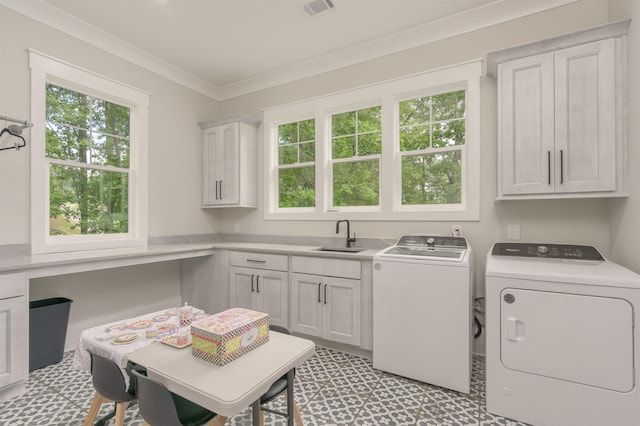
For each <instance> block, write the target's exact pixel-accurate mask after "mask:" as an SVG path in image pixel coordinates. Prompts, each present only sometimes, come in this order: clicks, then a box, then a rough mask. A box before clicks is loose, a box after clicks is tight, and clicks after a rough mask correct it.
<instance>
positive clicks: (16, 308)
mask: <svg viewBox="0 0 640 426" xmlns="http://www.w3.org/2000/svg"><path fill="white" fill-rule="evenodd" d="M26 291H27V279H26V276H25V274H24V273H17V274H6V275H0V391H3V390H5V388H9V387H11V386H12V385H15V384H18V383H20V382H24V381H25V380H26V379H27V376H28V374H29V371H28V368H29V367H28V362H29V353H28V346H27V343H28V336H29V330H28V324H29V316H28V315H29V311H28V302H27V300H26Z"/></svg>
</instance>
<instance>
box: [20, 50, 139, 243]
mask: <svg viewBox="0 0 640 426" xmlns="http://www.w3.org/2000/svg"><path fill="white" fill-rule="evenodd" d="M29 67H30V68H31V120H32V122H33V124H34V125H33V128H32V129H31V252H32V253H34V254H38V253H54V252H69V251H80V250H97V249H107V248H112V249H113V248H125V247H135V246H146V245H147V211H148V201H147V193H148V178H147V168H148V167H147V158H148V154H147V150H148V148H147V146H148V141H147V139H148V109H149V94H148V93H145V92H143V91H141V90H139V89H136V88H133V87H130V86H128V85H125V84H123V83H120V82H117V81H115V80H112V79H110V78H108V77H104V76H102V75H99V74H97V73H94V72H92V71H88V70H85V69H82V68H79V67H76V66H74V65H71V64H69V63H66V62H63V61H60V60H58V59H55V58H53V57H50V56H48V55H44V54H42V53H39V52H36V51H33V50H29ZM47 83H52V84H55V85H58V86H61V87H65V88H67V89H70V90H75V91H78V92H81V93H84V94H87V95H90V96H95V97H98V98H101V99H105V100H107V101H109V102H113V103H116V104H119V105H124V106H126V107H128V108H130V110H131V124H130V126H131V132H130V140H131V145H130V147H129V149H130V161H129V184H128V185H129V200H128V201H129V203H128V212H129V223H128V225H129V228H128V232H127V233H120V234H100V235H56V236H51V235H49V165H50V162H49V160H48V159H47V158H46V152H45V151H46V146H45V133H46V131H45V111H46V84H47Z"/></svg>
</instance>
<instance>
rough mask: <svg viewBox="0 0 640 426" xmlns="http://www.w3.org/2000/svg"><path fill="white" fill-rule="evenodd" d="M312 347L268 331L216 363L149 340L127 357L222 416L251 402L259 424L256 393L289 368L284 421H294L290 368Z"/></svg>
mask: <svg viewBox="0 0 640 426" xmlns="http://www.w3.org/2000/svg"><path fill="white" fill-rule="evenodd" d="M314 353H315V344H314V343H313V342H312V341H310V340H307V339H301V338H299V337H295V336H290V335H287V334H282V333H275V332H271V333H269V341H268V342H267V343H265V344H264V345H261V346H259V347H258V348H256V349H254V350H252V351H250V352H248V353H246V354H244V355H242V356H241V357H240V358H238V359H236V360H234V361H232V362H230V363H229V364H227V365H225V366H223V367H220V366H216V365H214V364H210V363H208V362H206V361H203V360H201V359H199V358H195V357H194V356H192V355H191V348H190V347H188V348H185V349H176V348H173V347H171V346H168V345H165V344H163V343H153V344H151V345H149V346H146V347H144V348H141V349H139V350H137V351H135V352H132V353H131V354H129V357H128V359H129V361H130V362H133V363H136V364H139V365H140V366H142V367H145V368H146V369H147V375H148V376H149V377H150V378H152V379H154V380H157V381H159V382H160V383H162V384H163V385H165V386H166V387H167V388H168V389H169V390H170V391H171V392H174V393H176V394H178V395H180V396H182V397H184V398H187V399H189V400H191V401H193V402H195V403H197V404H199V405H201V406H203V407H205V408H207V409H209V410H211V411H213V412H216V413H218V414H221V415H223V416H232V415H234V414H237V413H239V412H240V411H242V410H243V409H244V408H245V407H247V406H249V405H252V407H253V424H254V426H257V425H259V424H260V415H259V414H260V397H261V396H262V395H263V394H264V393H265V392H266V391H267V390H269V388H270V387H271V385H272V384H273V383H274V382H275V381H276V380H278V379H279V378H280V377H282V376H283V375H285V374H287V377H288V379H289V380H288V387H287V397H288V398H287V413H289V418H288V424H289V425H291V426H293V369H294V368H295V367H299V366H300V365H302V364H303V363H304V361H306V360H307V359H308V358H310V357H311V356H313V354H314Z"/></svg>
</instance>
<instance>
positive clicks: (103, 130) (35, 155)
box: [30, 52, 148, 253]
mask: <svg viewBox="0 0 640 426" xmlns="http://www.w3.org/2000/svg"><path fill="white" fill-rule="evenodd" d="M30 65H31V69H32V120H33V121H34V123H35V126H34V129H33V131H32V140H33V148H32V182H33V185H32V186H33V191H32V222H31V223H32V232H31V234H32V251H33V252H34V253H39V252H56V251H72V250H81V249H82V250H84V249H97V248H117V247H128V246H134V245H145V244H146V191H147V187H146V182H147V178H146V161H147V160H146V157H147V154H146V138H147V130H146V128H147V108H148V95H147V94H145V93H142V92H140V91H138V90H136V89H133V88H130V87H128V86H125V85H123V84H121V83H117V82H114V81H112V80H110V79H107V78H104V77H101V76H98V75H96V74H93V73H90V72H88V71H85V70H81V69H79V68H76V67H73V66H71V65H68V64H65V63H62V62H59V61H57V60H55V59H52V58H49V57H45V56H43V55H40V54H38V53H35V52H30Z"/></svg>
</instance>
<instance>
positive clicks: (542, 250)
mask: <svg viewBox="0 0 640 426" xmlns="http://www.w3.org/2000/svg"><path fill="white" fill-rule="evenodd" d="M491 254H492V255H494V256H513V257H541V258H548V259H571V260H595V261H604V257H602V255H601V254H600V252H598V250H597V249H596V248H595V247H592V246H577V245H569V244H537V243H496V244H494V246H493V250H492V251H491Z"/></svg>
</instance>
